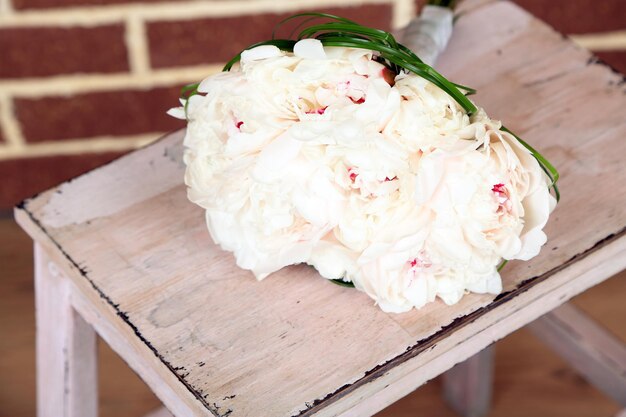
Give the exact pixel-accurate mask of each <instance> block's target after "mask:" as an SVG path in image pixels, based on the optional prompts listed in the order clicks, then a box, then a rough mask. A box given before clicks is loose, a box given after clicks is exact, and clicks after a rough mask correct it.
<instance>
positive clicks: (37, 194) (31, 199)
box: [13, 128, 185, 213]
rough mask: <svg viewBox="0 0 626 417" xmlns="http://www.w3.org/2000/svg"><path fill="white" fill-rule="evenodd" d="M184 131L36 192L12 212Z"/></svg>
mask: <svg viewBox="0 0 626 417" xmlns="http://www.w3.org/2000/svg"><path fill="white" fill-rule="evenodd" d="M184 130H185V128H183V129H178V130H174V131H173V132H169V133H167V134H165V135H163V136H161V137H159V138H157V139H155V140H153V141H152V142H150V143H147V144H145V145H143V146H140V147H139V148H137V149H134V150H133V151H131V152H128V153H125V154H124V155H120V156H118V157H117V158H115V159H113V160H111V161H109V162H107V163H105V164H102V165H100V166H97V167H95V168H93V169H90V170H89V171H87V172H83V173H82V174H80V175H78V176H76V177H72V178H70V179H69V180H66V181H63V182H60V183H58V184H57V185H55V186H53V187H50V188H48V189H47V190H42V191H40V192H38V193H35V194H33V195H32V196H30V197H27V198H25V199H24V200H22V201H20V202H19V203H17V204H16V205H15V206H14V207H13V212H14V213H15V212H16V210H19V209H21V208H24V207H27V206H28V204H29V203H30V202H32V201H33V200H36V199H37V197H39V196H40V195H42V194H45V193H47V192H50V191H52V190H56V189H57V188H59V187H61V186H62V185H63V184H68V183H71V182H73V181H76V180H77V179H78V178H82V177H84V176H86V175H89V174H92V173H94V172H96V171H99V170H101V169H103V168H105V167H107V166H109V165H111V164H114V163H116V162H119V161H122V160H124V159H126V158H128V157H130V156H131V155H133V154H134V153H135V152H140V151H142V150H145V149H148V148H151V147H153V146H157V145H159V144H160V143H162V142H164V141H166V140H168V139H169V138H171V137H172V136H176V135H179V134H181V133H182V132H183V131H184Z"/></svg>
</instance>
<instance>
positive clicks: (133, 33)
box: [124, 14, 150, 75]
mask: <svg viewBox="0 0 626 417" xmlns="http://www.w3.org/2000/svg"><path fill="white" fill-rule="evenodd" d="M124 42H125V43H126V50H127V53H128V62H129V63H130V70H131V72H132V73H133V74H138V75H145V74H146V73H148V72H149V71H150V56H149V53H148V46H147V37H146V26H145V22H144V21H143V20H142V19H141V17H139V16H137V15H136V14H130V15H129V16H128V17H127V18H126V30H125V33H124Z"/></svg>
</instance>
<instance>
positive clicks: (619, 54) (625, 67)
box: [596, 51, 626, 74]
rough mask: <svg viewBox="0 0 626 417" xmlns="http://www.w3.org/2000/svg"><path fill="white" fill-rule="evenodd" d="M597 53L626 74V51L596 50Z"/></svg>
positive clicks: (603, 59)
mask: <svg viewBox="0 0 626 417" xmlns="http://www.w3.org/2000/svg"><path fill="white" fill-rule="evenodd" d="M596 55H597V56H598V58H600V59H601V60H602V61H604V62H606V63H607V64H609V65H610V66H611V67H613V68H614V69H616V70H617V71H620V72H621V73H622V74H626V51H606V52H596Z"/></svg>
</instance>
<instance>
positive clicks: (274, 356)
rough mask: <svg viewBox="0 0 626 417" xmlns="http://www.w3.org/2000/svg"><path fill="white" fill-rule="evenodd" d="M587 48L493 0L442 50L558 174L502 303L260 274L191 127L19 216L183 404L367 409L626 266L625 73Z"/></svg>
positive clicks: (92, 308) (458, 76)
mask: <svg viewBox="0 0 626 417" xmlns="http://www.w3.org/2000/svg"><path fill="white" fill-rule="evenodd" d="M589 58H590V54H589V52H587V51H584V50H581V49H580V48H578V47H575V46H573V45H572V44H571V43H570V42H569V41H568V40H566V39H563V38H562V37H561V36H560V35H558V34H556V33H554V31H552V30H551V29H550V28H548V27H546V26H545V25H543V24H542V23H540V22H538V21H537V20H535V19H534V18H532V17H531V16H530V15H528V14H527V13H525V12H523V11H521V10H520V9H518V8H516V7H515V6H513V5H512V4H509V3H508V2H495V3H493V4H487V5H484V6H482V7H480V8H479V9H477V10H475V11H468V12H467V13H465V14H464V15H463V17H462V18H461V19H460V20H459V21H458V22H457V27H456V32H455V35H454V36H453V38H452V39H451V42H450V45H449V48H448V50H447V51H446V53H444V54H443V55H442V57H441V60H440V61H439V62H440V64H441V69H442V71H443V72H444V73H446V74H447V75H449V76H450V77H451V79H452V80H454V81H456V82H459V83H462V84H467V85H470V86H473V87H477V88H479V94H478V95H477V96H476V100H477V101H478V103H479V104H480V105H481V106H483V107H485V108H486V109H487V111H488V112H489V113H491V114H494V115H495V116H496V117H501V118H502V119H504V120H506V121H507V125H508V127H510V128H512V129H513V130H515V131H517V133H519V134H520V135H522V136H523V137H524V138H525V139H526V140H528V142H530V143H531V144H533V145H534V146H536V147H537V148H538V149H540V150H541V151H542V152H543V153H544V154H545V155H546V156H547V157H548V158H549V159H550V160H551V161H552V162H553V163H554V164H555V165H556V166H558V167H559V168H560V170H561V174H562V181H561V182H560V186H561V190H562V193H563V200H562V202H561V203H560V204H559V206H558V207H557V209H556V211H555V212H554V214H553V215H552V217H551V219H550V222H549V223H548V226H547V229H546V232H547V234H548V236H549V242H548V244H547V245H546V247H545V248H544V250H543V251H542V253H541V254H540V255H539V256H537V257H536V258H534V259H533V260H532V261H530V262H512V263H511V264H509V265H508V266H507V268H506V269H505V270H504V272H503V285H504V291H505V295H503V296H502V297H501V298H499V299H498V300H497V301H496V302H495V303H494V302H493V297H491V296H479V295H469V296H467V297H464V298H463V300H462V301H461V302H460V303H459V304H457V305H455V306H453V307H449V306H446V305H444V304H443V303H440V302H437V303H433V304H431V305H428V306H427V307H425V308H423V309H421V310H419V311H412V312H409V313H405V314H398V315H394V314H385V313H383V312H382V311H380V309H378V308H377V307H376V306H374V305H373V303H372V301H371V300H370V299H369V298H368V297H367V296H365V295H363V294H360V293H357V292H355V291H353V290H351V289H347V288H341V287H338V286H335V285H333V284H330V283H328V282H326V281H324V280H323V279H321V278H320V277H319V276H318V275H317V274H316V273H315V272H314V271H312V270H311V269H310V268H307V267H304V266H295V267H290V268H285V269H284V270H282V271H280V272H278V273H276V274H274V275H272V276H271V277H268V278H267V279H266V280H264V281H263V282H260V283H259V282H256V281H255V280H254V278H253V277H252V276H251V274H250V273H248V272H246V271H242V270H240V269H239V268H237V267H236V265H235V263H234V260H233V258H232V256H231V255H229V254H226V253H224V252H223V251H221V250H220V249H219V248H218V247H216V246H215V245H214V244H212V243H211V241H210V238H209V236H208V232H207V231H206V227H205V224H204V216H203V213H202V210H201V209H199V208H197V207H195V206H194V205H193V204H191V203H189V202H188V201H187V199H186V196H185V187H184V185H183V183H182V176H183V172H184V166H183V165H182V164H181V162H180V153H181V149H182V146H181V141H182V135H183V132H176V133H174V134H172V135H169V136H167V137H166V138H164V139H162V140H161V141H159V142H158V143H156V144H154V145H151V146H149V147H146V148H144V149H142V150H139V151H137V152H135V153H133V154H130V155H128V156H126V157H124V158H121V159H120V160H118V161H115V162H113V163H112V164H109V165H107V166H105V167H103V168H100V169H97V170H95V171H92V172H90V173H88V174H86V175H83V176H81V177H80V178H78V179H77V180H74V181H72V182H68V183H66V184H64V185H63V186H61V187H57V188H54V189H52V190H49V191H47V192H44V193H42V194H40V195H39V196H37V197H35V198H33V199H30V200H28V201H26V202H25V203H24V204H23V205H21V206H20V207H18V208H17V209H16V212H15V214H16V218H17V220H18V221H19V223H20V224H21V225H22V226H23V227H24V229H25V230H27V231H28V232H29V233H30V234H31V236H32V237H33V239H35V240H36V241H38V242H39V243H40V244H41V245H42V246H44V247H45V248H46V250H47V251H48V252H49V254H50V256H51V257H52V258H53V259H54V261H55V262H56V263H57V264H58V265H59V267H60V268H61V269H63V271H64V272H65V273H66V274H67V275H68V277H69V278H70V279H71V280H72V282H73V283H74V284H75V286H76V288H77V291H76V294H78V295H77V297H76V300H75V301H74V305H75V308H77V309H78V310H79V311H80V312H81V314H84V316H85V317H86V319H87V321H88V322H90V323H92V324H93V325H94V326H95V327H96V329H97V330H98V332H100V333H101V334H102V335H103V337H105V340H107V341H108V342H109V343H111V344H112V345H113V346H114V349H115V350H116V351H118V353H120V355H121V356H122V357H123V358H124V359H125V360H126V361H127V362H129V364H131V366H134V367H135V368H136V369H140V370H141V371H138V373H139V374H140V375H141V376H142V378H144V379H145V380H146V382H147V383H148V385H149V386H150V387H151V388H152V389H153V390H155V391H157V395H158V396H159V398H161V400H162V401H163V403H164V404H165V405H166V406H167V407H168V408H169V409H170V410H172V411H173V412H174V414H175V415H178V416H187V415H191V416H194V415H201V416H209V415H211V414H212V413H213V414H219V415H222V416H223V415H226V414H228V415H229V417H244V416H250V415H258V412H259V410H263V413H264V415H271V416H278V417H290V416H294V415H316V416H329V417H330V416H337V415H342V413H345V415H353V416H366V415H370V414H372V413H375V412H376V411H378V410H380V409H381V408H383V407H385V406H386V405H388V404H390V403H391V402H393V401H395V400H397V399H399V398H400V397H402V396H403V395H406V394H407V393H409V392H410V391H412V390H414V389H415V388H416V387H418V386H419V385H421V384H423V383H424V382H426V381H428V380H429V379H432V378H433V377H435V376H436V375H438V374H440V373H442V372H444V371H446V370H447V369H449V368H451V367H452V366H453V365H454V364H456V363H458V362H459V361H462V360H465V359H467V358H468V357H470V356H472V355H473V354H475V353H477V352H478V351H480V350H481V349H483V348H484V347H486V346H488V345H489V344H491V343H493V342H494V341H495V340H497V339H499V338H501V337H504V336H505V335H506V334H509V333H510V332H512V331H514V330H516V329H517V328H519V327H520V326H523V325H525V324H527V323H528V322H530V321H532V320H534V319H535V318H537V317H538V316H540V315H541V314H544V313H546V312H547V311H549V310H550V309H552V308H555V307H556V306H558V305H560V304H562V303H563V302H565V301H566V300H567V299H569V298H570V297H572V296H573V295H575V294H578V293H579V292H581V291H584V290H585V289H586V288H588V287H590V286H592V285H595V284H597V283H598V282H601V281H602V280H604V279H606V278H608V277H609V276H610V275H611V274H613V273H616V272H619V271H620V270H621V269H623V268H624V267H625V266H626V265H625V263H626V253H624V246H625V240H624V235H625V230H626V208H625V206H624V204H623V202H624V201H626V166H625V165H624V164H623V161H622V155H624V154H625V153H626V141H624V140H623V138H624V137H625V136H626V95H625V94H624V90H625V89H626V86H624V85H623V84H620V80H621V77H619V76H618V75H617V74H614V73H612V72H611V71H610V70H609V69H607V68H606V67H604V66H602V65H598V64H594V63H593V61H589ZM572 86H575V88H572ZM121 172H124V173H125V174H124V175H123V176H120V175H119V174H120V173H121ZM164 178H166V180H164ZM104 335H108V336H104ZM159 390H161V391H159ZM360 403H362V404H360ZM176 406H178V407H182V408H185V407H186V409H187V410H188V413H187V414H183V413H180V412H178V409H176V408H175V407H176Z"/></svg>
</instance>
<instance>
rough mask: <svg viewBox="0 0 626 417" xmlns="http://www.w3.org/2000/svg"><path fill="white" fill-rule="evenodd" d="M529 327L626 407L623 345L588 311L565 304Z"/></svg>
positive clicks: (625, 356) (624, 349)
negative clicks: (589, 314) (592, 317)
mask: <svg viewBox="0 0 626 417" xmlns="http://www.w3.org/2000/svg"><path fill="white" fill-rule="evenodd" d="M528 328H529V329H530V330H531V331H532V332H533V333H534V334H535V336H537V337H538V338H539V339H541V341H542V342H544V343H545V344H546V345H548V347H550V348H551V349H552V350H554V351H555V352H556V353H557V354H559V356H561V357H562V358H563V359H565V360H566V361H567V362H569V364H570V366H572V367H573V368H574V369H576V370H577V371H578V372H579V373H580V374H581V375H582V376H583V377H584V378H585V379H586V380H587V381H589V382H590V383H592V384H593V385H595V387H596V388H598V389H599V390H601V391H602V392H604V393H605V394H606V395H608V396H609V397H611V398H613V399H614V400H615V401H617V402H618V403H620V404H621V405H622V406H626V345H625V344H624V342H623V341H621V340H619V339H617V338H616V337H615V336H614V335H613V334H611V333H609V332H608V331H607V330H606V329H605V328H604V327H602V326H601V325H599V324H598V323H597V322H595V321H594V320H593V319H591V318H590V317H589V316H588V315H587V314H585V313H584V312H582V311H581V310H580V309H578V308H577V307H576V306H574V305H573V304H571V303H566V304H563V305H562V306H560V307H559V308H557V309H555V310H553V311H551V312H550V313H548V314H546V315H544V316H542V317H541V318H539V319H537V320H535V321H534V322H532V323H531V324H530V325H529V326H528Z"/></svg>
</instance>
